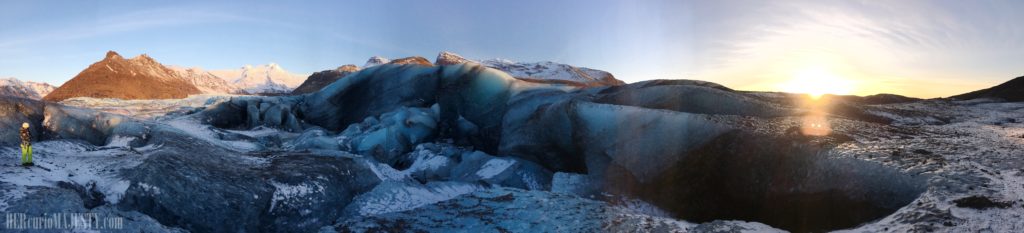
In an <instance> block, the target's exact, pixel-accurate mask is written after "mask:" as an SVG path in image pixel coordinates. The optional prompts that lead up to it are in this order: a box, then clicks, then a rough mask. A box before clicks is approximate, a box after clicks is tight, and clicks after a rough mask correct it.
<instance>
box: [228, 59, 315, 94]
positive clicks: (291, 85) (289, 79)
mask: <svg viewBox="0 0 1024 233" xmlns="http://www.w3.org/2000/svg"><path fill="white" fill-rule="evenodd" d="M210 73H211V74H213V75H214V76H217V77H220V78H222V79H224V80H225V81H227V82H228V83H230V84H232V85H235V86H237V87H238V88H241V89H242V90H245V91H246V92H248V93H251V94H281V93H290V92H291V91H292V90H293V89H295V88H296V87H298V86H299V85H301V84H302V82H303V81H305V80H306V76H305V75H301V74H293V73H289V72H288V71H287V70H285V69H284V68H281V66H280V65H278V64H275V63H270V64H266V65H262V66H252V65H245V66H243V67H242V68H239V69H234V70H214V71H210Z"/></svg>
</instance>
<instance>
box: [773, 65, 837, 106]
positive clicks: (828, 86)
mask: <svg viewBox="0 0 1024 233" xmlns="http://www.w3.org/2000/svg"><path fill="white" fill-rule="evenodd" d="M779 88H780V89H781V90H782V91H785V92H789V93H802V94H807V95H809V96H811V98H814V99H818V98H821V96H822V95H825V94H834V95H848V94H850V93H851V92H853V90H854V82H853V81H851V80H849V79H845V78H843V77H840V76H839V75H836V74H835V73H834V72H830V71H829V70H827V69H823V68H820V67H815V68H807V69H802V70H798V71H796V72H795V73H794V74H793V77H792V79H790V80H788V81H786V82H784V83H781V84H779Z"/></svg>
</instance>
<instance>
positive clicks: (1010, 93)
mask: <svg viewBox="0 0 1024 233" xmlns="http://www.w3.org/2000/svg"><path fill="white" fill-rule="evenodd" d="M949 98H952V99H957V100H969V99H978V98H995V99H1003V100H1006V101H1010V102H1018V101H1024V76H1020V77H1017V78H1014V79H1011V80H1010V81H1006V82H1005V83H1002V84H999V85H996V86H994V87H990V88H986V89H982V90H977V91H972V92H968V93H964V94H960V95H955V96H951V97H949Z"/></svg>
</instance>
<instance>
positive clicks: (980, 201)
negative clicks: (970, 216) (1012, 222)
mask: <svg viewBox="0 0 1024 233" xmlns="http://www.w3.org/2000/svg"><path fill="white" fill-rule="evenodd" d="M953 203H956V206H957V207H961V208H971V209H978V210H986V209H990V208H1000V209H1006V208H1010V207H1012V206H1013V202H999V201H993V200H992V199H989V198H988V197H985V196H970V197H965V198H960V199H956V200H954V201H953Z"/></svg>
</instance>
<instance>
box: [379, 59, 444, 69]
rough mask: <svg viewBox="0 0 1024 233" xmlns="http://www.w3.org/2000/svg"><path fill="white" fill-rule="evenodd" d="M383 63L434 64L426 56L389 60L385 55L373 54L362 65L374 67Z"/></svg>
mask: <svg viewBox="0 0 1024 233" xmlns="http://www.w3.org/2000/svg"><path fill="white" fill-rule="evenodd" d="M383 64H398V65H404V64H417V65H424V66H433V65H434V64H431V63H430V60H427V59H426V58H424V57H420V56H412V57H403V58H399V59H395V60H391V59H388V58H385V57H381V56H373V57H370V59H369V60H366V64H365V65H363V69H366V68H370V67H374V66H379V65H383Z"/></svg>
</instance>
